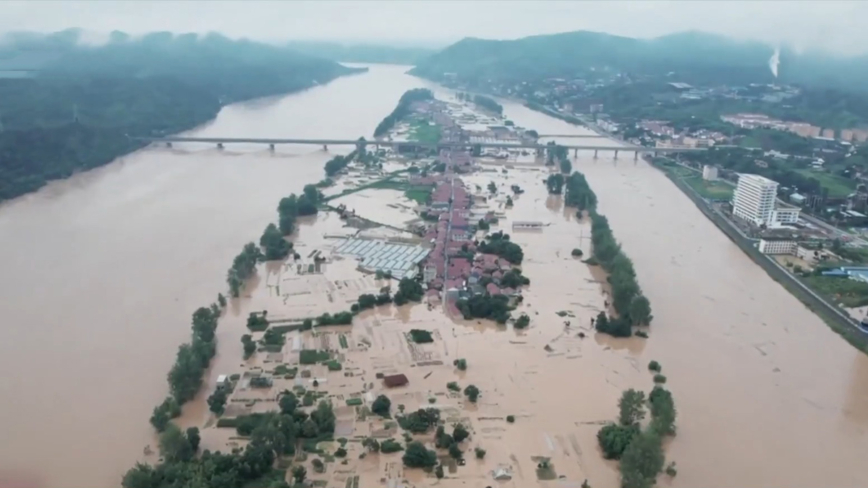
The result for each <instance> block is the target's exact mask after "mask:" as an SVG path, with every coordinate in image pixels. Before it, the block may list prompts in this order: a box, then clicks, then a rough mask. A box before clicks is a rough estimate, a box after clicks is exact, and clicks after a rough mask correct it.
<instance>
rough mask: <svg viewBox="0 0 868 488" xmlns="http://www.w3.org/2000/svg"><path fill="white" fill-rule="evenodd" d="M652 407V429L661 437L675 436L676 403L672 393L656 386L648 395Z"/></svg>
mask: <svg viewBox="0 0 868 488" xmlns="http://www.w3.org/2000/svg"><path fill="white" fill-rule="evenodd" d="M648 403H649V404H650V405H651V428H653V429H654V430H656V431H657V433H658V434H660V435H661V436H663V435H673V434H675V417H676V410H675V401H674V400H673V399H672V393H670V392H669V390H667V389H665V388H663V387H662V386H659V385H658V386H655V387H654V389H653V390H651V394H650V395H648Z"/></svg>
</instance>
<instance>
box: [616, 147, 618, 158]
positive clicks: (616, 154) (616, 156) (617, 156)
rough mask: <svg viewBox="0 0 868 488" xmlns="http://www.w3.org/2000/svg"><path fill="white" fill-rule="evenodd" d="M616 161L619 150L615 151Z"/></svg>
mask: <svg viewBox="0 0 868 488" xmlns="http://www.w3.org/2000/svg"><path fill="white" fill-rule="evenodd" d="M615 159H618V150H617V149H615Z"/></svg>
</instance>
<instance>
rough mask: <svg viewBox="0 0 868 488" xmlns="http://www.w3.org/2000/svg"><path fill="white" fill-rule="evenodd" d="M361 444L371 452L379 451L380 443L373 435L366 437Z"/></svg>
mask: <svg viewBox="0 0 868 488" xmlns="http://www.w3.org/2000/svg"><path fill="white" fill-rule="evenodd" d="M362 446H364V447H366V448H368V450H369V451H371V452H380V443H379V441H377V439H374V438H373V437H366V438H365V440H363V441H362Z"/></svg>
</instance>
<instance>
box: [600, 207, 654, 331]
mask: <svg viewBox="0 0 868 488" xmlns="http://www.w3.org/2000/svg"><path fill="white" fill-rule="evenodd" d="M591 243H592V244H593V256H594V259H596V261H597V262H598V263H599V264H600V265H601V266H602V267H603V268H604V269H605V270H606V271H607V272H608V273H609V277H608V278H607V280H608V282H609V284H610V285H611V287H612V307H614V309H615V311H616V312H618V315H619V316H620V317H621V318H623V319H627V320H629V322H630V323H631V324H633V325H648V324H650V323H651V319H652V318H653V316H652V315H651V304H650V302H649V301H648V299H647V298H645V295H643V294H642V290H641V289H640V288H639V283H637V282H636V271H635V270H634V269H633V262H632V261H630V258H628V257H627V256H626V255H625V254H624V252H623V251H622V250H621V245H620V244H618V242H617V241H616V240H615V237H614V235H613V234H612V229H611V227H609V221H608V220H607V219H606V217H604V216H602V215H600V214H598V213H597V212H596V211H593V210H592V211H591Z"/></svg>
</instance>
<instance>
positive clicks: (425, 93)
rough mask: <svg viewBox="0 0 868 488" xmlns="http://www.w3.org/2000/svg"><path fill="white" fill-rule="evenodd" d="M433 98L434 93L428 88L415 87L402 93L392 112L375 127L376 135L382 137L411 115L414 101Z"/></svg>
mask: <svg viewBox="0 0 868 488" xmlns="http://www.w3.org/2000/svg"><path fill="white" fill-rule="evenodd" d="M433 99H434V94H433V93H432V92H431V90H429V89H427V88H413V89H412V90H407V91H406V92H404V94H403V95H401V98H400V100H398V105H397V106H396V107H395V110H392V113H390V114H389V115H387V116H386V118H384V119H383V120H382V121H381V122H380V123H379V124H378V125H377V128H376V129H374V137H380V136H382V135H384V134H386V133H387V132H389V131H390V130H392V127H395V124H397V123H398V122H400V121H401V120H402V119H403V118H404V117H406V116H407V115H409V114H410V106H411V105H412V104H413V102H417V101H422V100H433Z"/></svg>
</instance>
